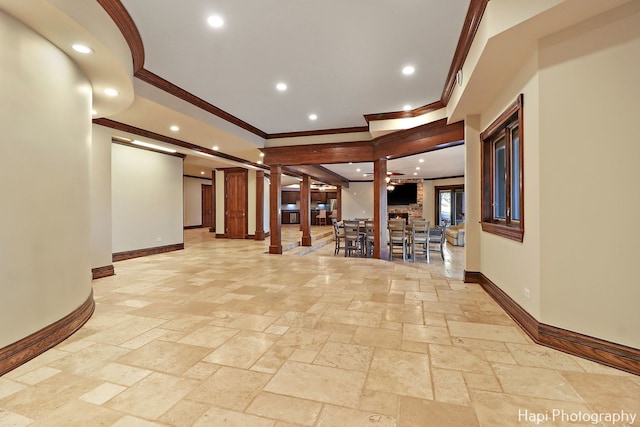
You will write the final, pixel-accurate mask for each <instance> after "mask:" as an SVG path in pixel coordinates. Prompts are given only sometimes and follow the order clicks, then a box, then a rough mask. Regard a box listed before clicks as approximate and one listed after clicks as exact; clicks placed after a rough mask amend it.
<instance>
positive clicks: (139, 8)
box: [122, 0, 469, 134]
mask: <svg viewBox="0 0 640 427" xmlns="http://www.w3.org/2000/svg"><path fill="white" fill-rule="evenodd" d="M122 3H123V4H124V6H125V7H126V9H127V11H128V12H129V14H130V15H131V17H132V19H133V21H134V22H135V24H136V26H137V28H138V30H139V32H140V34H141V37H142V41H143V44H144V49H145V63H144V68H145V69H147V70H149V71H151V72H152V73H154V74H157V75H158V76H160V77H162V78H164V79H166V80H168V81H170V82H171V83H173V84H175V85H177V86H179V87H181V88H182V89H185V90H187V91H188V92H190V93H192V94H194V95H196V96H198V97H200V98H202V99H204V100H205V101H207V102H209V103H211V104H213V105H215V106H216V107H218V108H221V109H222V110H224V111H226V112H227V113H230V114H232V115H234V116H236V117H238V118H239V119H241V120H243V121H245V122H247V123H249V124H251V125H252V126H255V127H257V128H258V129H260V130H262V131H264V132H266V133H269V134H273V133H282V132H293V131H309V130H318V129H335V128H344V127H354V126H366V124H367V123H366V121H365V120H364V118H363V115H364V114H371V113H383V112H392V111H401V110H402V108H403V106H404V105H407V104H408V105H411V106H412V107H413V108H417V107H420V106H424V105H427V104H430V103H432V102H435V101H438V100H439V99H440V96H441V94H442V90H443V87H444V84H445V79H446V77H447V73H448V71H449V66H450V65H451V60H452V58H453V54H454V51H455V48H456V44H457V42H458V38H459V37H460V31H461V29H462V24H463V22H464V17H465V14H466V11H467V8H468V6H469V0H447V1H442V0H400V1H398V0H396V1H391V0H349V1H345V0H323V1H314V0H278V1H276V0H242V1H238V0H215V1H213V0H181V1H179V2H178V1H175V0H153V1H140V0H122ZM213 14H218V15H220V16H221V17H223V18H224V21H225V24H224V26H223V27H221V28H212V27H210V26H209V25H208V24H207V18H208V17H209V16H210V15H213ZM405 65H412V66H414V67H415V70H416V71H415V73H414V74H413V75H411V76H405V75H403V74H402V72H401V70H402V68H403V67H404V66H405ZM278 82H285V83H286V84H287V85H288V89H287V90H286V91H285V92H279V91H277V90H276V88H275V86H276V84H277V83H278ZM311 113H314V114H317V115H318V119H317V120H315V121H310V120H309V118H308V116H309V114H311Z"/></svg>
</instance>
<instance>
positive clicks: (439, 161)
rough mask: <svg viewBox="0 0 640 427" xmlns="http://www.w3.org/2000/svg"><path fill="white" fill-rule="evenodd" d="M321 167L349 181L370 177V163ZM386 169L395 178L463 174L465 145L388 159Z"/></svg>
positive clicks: (371, 168)
mask: <svg viewBox="0 0 640 427" xmlns="http://www.w3.org/2000/svg"><path fill="white" fill-rule="evenodd" d="M322 166H324V167H326V168H327V169H329V170H331V171H333V172H335V173H337V174H339V175H342V176H343V177H345V178H347V179H348V180H349V181H371V180H373V163H372V162H366V163H353V164H346V163H345V164H337V165H322ZM417 168H420V169H417ZM358 169H360V170H358ZM387 171H388V172H393V175H392V179H394V180H402V179H414V178H423V179H432V178H444V177H447V178H448V177H454V176H456V177H457V176H464V145H458V146H455V147H449V148H445V149H442V150H436V151H430V152H428V153H423V154H418V155H415V156H407V157H402V158H398V159H391V160H389V161H387Z"/></svg>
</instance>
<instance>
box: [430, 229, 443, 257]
mask: <svg viewBox="0 0 640 427" xmlns="http://www.w3.org/2000/svg"><path fill="white" fill-rule="evenodd" d="M445 229H446V223H445V224H443V225H442V226H438V225H436V226H435V227H433V228H431V229H429V240H428V244H427V251H428V252H440V256H441V257H442V260H443V261H444V241H445ZM427 260H428V261H430V256H429V255H427Z"/></svg>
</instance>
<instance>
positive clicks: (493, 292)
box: [464, 271, 640, 375]
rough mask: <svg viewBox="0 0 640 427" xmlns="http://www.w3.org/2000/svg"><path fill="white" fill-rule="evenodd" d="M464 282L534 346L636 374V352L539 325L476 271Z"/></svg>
mask: <svg viewBox="0 0 640 427" xmlns="http://www.w3.org/2000/svg"><path fill="white" fill-rule="evenodd" d="M464 281H465V282H467V283H478V284H479V285H480V286H482V288H483V289H484V290H485V291H486V292H487V293H488V294H489V295H490V296H491V297H492V298H493V299H494V300H495V301H496V302H497V303H498V304H499V305H500V306H501V307H502V308H503V309H504V310H505V311H506V312H507V314H508V315H509V316H511V318H512V319H513V320H514V321H515V322H516V323H517V324H518V325H519V326H520V327H521V328H522V329H523V330H524V331H525V332H526V333H527V335H529V336H530V337H531V339H532V340H534V341H535V342H536V343H537V344H540V345H544V346H546V347H550V348H553V349H554V350H559V351H562V352H564V353H568V354H572V355H574V356H578V357H581V358H583V359H587V360H591V361H593V362H597V363H601V364H603V365H607V366H611V367H612V368H616V369H620V370H622V371H626V372H630V373H632V374H635V375H640V349H637V348H633V347H628V346H625V345H621V344H616V343H613V342H611V341H606V340H603V339H600V338H594V337H591V336H589V335H584V334H581V333H578V332H574V331H569V330H567V329H562V328H558V327H556V326H552V325H547V324H545V323H540V322H538V321H537V320H536V319H535V318H534V317H533V316H531V314H529V313H528V312H527V311H526V310H525V309H524V308H522V307H521V306H520V304H518V303H517V302H516V301H514V300H513V299H512V298H511V297H510V296H509V295H507V294H506V293H505V292H504V291H503V290H502V289H500V287H498V285H496V284H495V283H493V282H492V281H491V280H490V279H489V278H488V277H487V276H485V275H484V274H482V273H480V272H474V271H465V272H464Z"/></svg>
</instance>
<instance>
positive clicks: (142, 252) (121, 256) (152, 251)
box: [112, 243, 184, 262]
mask: <svg viewBox="0 0 640 427" xmlns="http://www.w3.org/2000/svg"><path fill="white" fill-rule="evenodd" d="M182 249H184V243H177V244H175V245H167V246H157V247H155V248H146V249H136V250H133V251H126V252H117V253H114V254H113V255H112V259H113V262H118V261H124V260H125V259H131V258H139V257H143V256H149V255H156V254H162V253H165V252H172V251H179V250H182Z"/></svg>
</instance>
